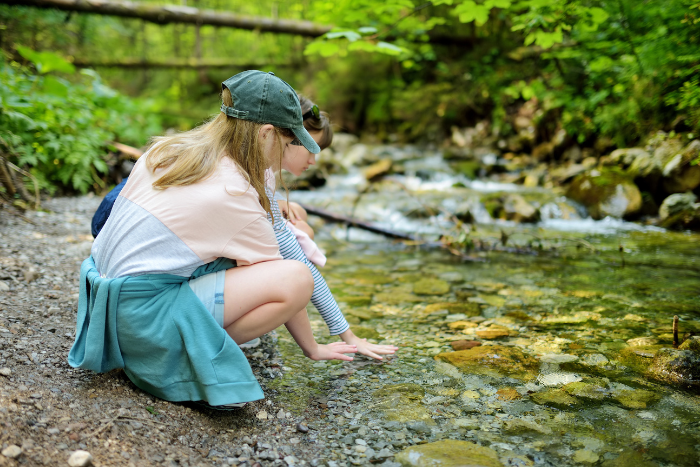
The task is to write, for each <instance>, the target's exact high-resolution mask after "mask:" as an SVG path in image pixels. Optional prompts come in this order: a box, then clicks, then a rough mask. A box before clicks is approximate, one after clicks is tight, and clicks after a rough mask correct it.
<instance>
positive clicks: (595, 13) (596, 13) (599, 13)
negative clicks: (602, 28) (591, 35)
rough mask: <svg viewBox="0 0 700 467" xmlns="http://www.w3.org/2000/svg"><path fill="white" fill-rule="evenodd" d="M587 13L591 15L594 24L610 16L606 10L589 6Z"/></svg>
mask: <svg viewBox="0 0 700 467" xmlns="http://www.w3.org/2000/svg"><path fill="white" fill-rule="evenodd" d="M588 13H589V14H590V15H591V20H593V22H594V23H596V24H600V23H602V22H604V21H605V20H606V19H608V17H610V15H609V14H608V12H607V11H605V10H603V9H602V8H598V7H593V8H589V9H588Z"/></svg>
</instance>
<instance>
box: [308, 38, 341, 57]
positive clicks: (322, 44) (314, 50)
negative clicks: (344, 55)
mask: <svg viewBox="0 0 700 467" xmlns="http://www.w3.org/2000/svg"><path fill="white" fill-rule="evenodd" d="M339 50H340V47H339V46H338V44H336V43H335V42H328V41H324V40H315V41H313V42H311V43H309V45H307V46H306V48H305V49H304V55H314V54H318V55H320V56H322V57H331V56H333V55H335V54H337V53H338V51H339Z"/></svg>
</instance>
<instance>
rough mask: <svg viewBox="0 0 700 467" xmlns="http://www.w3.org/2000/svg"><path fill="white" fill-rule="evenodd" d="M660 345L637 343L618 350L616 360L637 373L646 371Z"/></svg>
mask: <svg viewBox="0 0 700 467" xmlns="http://www.w3.org/2000/svg"><path fill="white" fill-rule="evenodd" d="M662 348H663V346H662V345H638V346H630V347H626V348H624V349H622V350H620V352H619V354H618V355H617V360H618V361H619V362H620V363H622V364H623V365H625V366H628V367H630V368H631V369H632V370H634V371H636V372H638V373H644V372H646V371H647V370H648V369H649V367H650V366H651V364H652V363H653V361H654V360H653V359H654V356H655V355H656V354H657V352H658V351H659V350H660V349H662Z"/></svg>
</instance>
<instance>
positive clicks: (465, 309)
mask: <svg viewBox="0 0 700 467" xmlns="http://www.w3.org/2000/svg"><path fill="white" fill-rule="evenodd" d="M441 310H447V311H448V312H449V313H451V314H456V313H462V314H464V315H465V316H467V317H473V316H480V315H481V306H480V305H479V304H478V303H472V302H439V303H431V304H430V305H428V306H426V307H425V313H426V314H430V313H435V312H436V311H441Z"/></svg>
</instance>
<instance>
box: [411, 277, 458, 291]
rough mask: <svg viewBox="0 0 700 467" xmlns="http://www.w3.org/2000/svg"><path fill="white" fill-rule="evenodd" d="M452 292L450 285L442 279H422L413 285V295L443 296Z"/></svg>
mask: <svg viewBox="0 0 700 467" xmlns="http://www.w3.org/2000/svg"><path fill="white" fill-rule="evenodd" d="M449 291H450V284H449V283H447V282H445V281H443V280H440V279H422V280H419V281H418V282H414V283H413V293H415V294H418V295H443V294H446V293H448V292H449Z"/></svg>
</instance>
